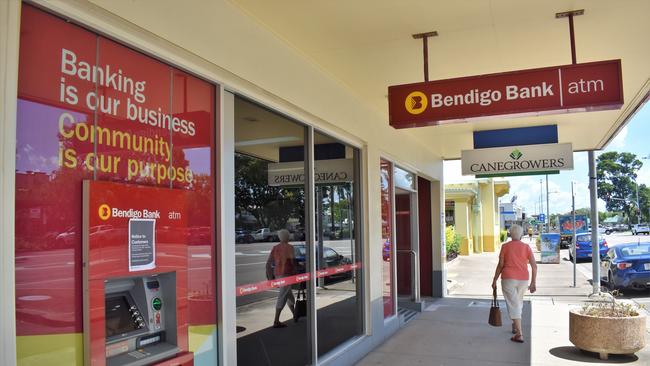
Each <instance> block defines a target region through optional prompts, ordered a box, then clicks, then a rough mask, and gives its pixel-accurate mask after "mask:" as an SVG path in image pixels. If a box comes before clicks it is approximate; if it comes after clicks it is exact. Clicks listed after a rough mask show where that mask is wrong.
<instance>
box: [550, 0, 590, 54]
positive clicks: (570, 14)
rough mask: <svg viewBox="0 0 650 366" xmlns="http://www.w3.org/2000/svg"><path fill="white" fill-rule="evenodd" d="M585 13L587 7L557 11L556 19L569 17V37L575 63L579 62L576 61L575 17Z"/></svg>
mask: <svg viewBox="0 0 650 366" xmlns="http://www.w3.org/2000/svg"><path fill="white" fill-rule="evenodd" d="M584 13H585V9H580V10H571V11H565V12H562V13H555V18H556V19H560V18H569V39H570V40H571V63H573V64H574V65H575V64H576V63H577V61H576V39H575V33H574V29H573V17H575V16H578V15H583V14H584Z"/></svg>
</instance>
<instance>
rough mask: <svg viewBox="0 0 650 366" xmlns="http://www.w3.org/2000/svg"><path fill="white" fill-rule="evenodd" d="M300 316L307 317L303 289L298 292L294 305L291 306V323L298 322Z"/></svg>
mask: <svg viewBox="0 0 650 366" xmlns="http://www.w3.org/2000/svg"><path fill="white" fill-rule="evenodd" d="M301 316H307V294H306V293H305V289H304V288H301V289H300V290H298V295H297V296H296V303H295V304H294V306H293V321H294V322H298V319H300V317H301Z"/></svg>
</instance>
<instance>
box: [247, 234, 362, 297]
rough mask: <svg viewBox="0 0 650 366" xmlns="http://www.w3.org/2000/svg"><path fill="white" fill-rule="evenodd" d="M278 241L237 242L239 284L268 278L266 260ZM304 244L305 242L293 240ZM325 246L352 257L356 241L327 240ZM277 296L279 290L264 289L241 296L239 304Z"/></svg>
mask: <svg viewBox="0 0 650 366" xmlns="http://www.w3.org/2000/svg"><path fill="white" fill-rule="evenodd" d="M276 244H277V243H250V244H235V268H236V269H235V271H236V281H237V286H241V285H246V284H251V283H257V282H260V281H265V280H266V260H267V259H268V257H269V254H270V253H271V249H272V248H273V246H274V245H276ZM291 244H304V242H298V241H297V242H291ZM325 246H326V247H330V248H332V249H334V250H335V251H336V252H337V253H339V254H341V255H342V256H344V257H348V258H352V257H351V255H352V252H353V250H352V249H353V247H354V242H353V241H350V240H326V241H325ZM276 296H277V290H270V291H264V292H260V293H256V294H251V295H246V296H240V297H238V298H237V306H240V305H246V304H250V303H254V302H257V301H261V300H264V299H268V298H271V297H276Z"/></svg>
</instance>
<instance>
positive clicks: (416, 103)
mask: <svg viewBox="0 0 650 366" xmlns="http://www.w3.org/2000/svg"><path fill="white" fill-rule="evenodd" d="M427 105H429V100H428V99H427V96H426V95H424V93H422V92H420V91H414V92H411V93H410V94H409V95H407V96H406V100H405V101H404V106H405V107H406V111H407V112H409V113H411V114H420V113H422V112H424V110H425V109H427Z"/></svg>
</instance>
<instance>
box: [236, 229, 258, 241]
mask: <svg viewBox="0 0 650 366" xmlns="http://www.w3.org/2000/svg"><path fill="white" fill-rule="evenodd" d="M254 241H255V238H254V237H253V235H251V233H250V232H248V231H246V230H237V231H235V243H237V244H250V243H252V242H254Z"/></svg>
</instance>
